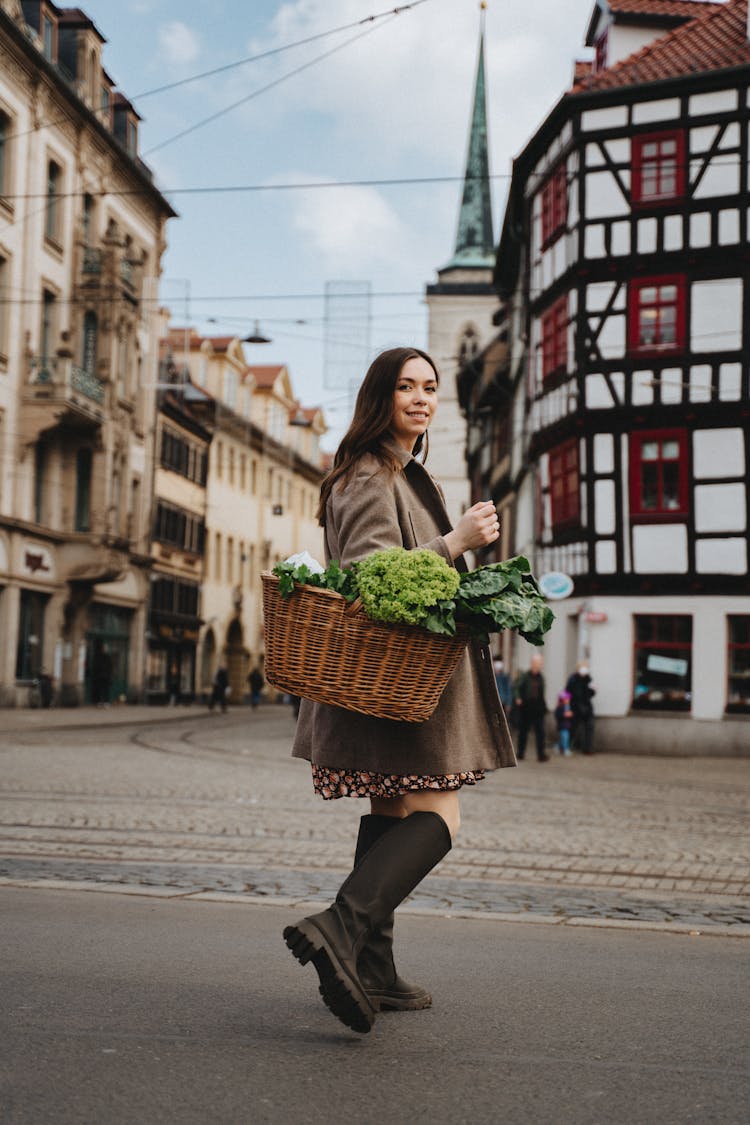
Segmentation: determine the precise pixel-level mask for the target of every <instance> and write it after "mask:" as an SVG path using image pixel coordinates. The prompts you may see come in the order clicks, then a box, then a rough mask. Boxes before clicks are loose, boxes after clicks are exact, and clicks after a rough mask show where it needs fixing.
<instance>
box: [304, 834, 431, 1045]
mask: <svg viewBox="0 0 750 1125" xmlns="http://www.w3.org/2000/svg"><path fill="white" fill-rule="evenodd" d="M450 848H451V837H450V832H449V831H448V826H447V825H446V823H445V821H444V820H443V818H442V817H441V816H438V814H437V813H433V812H416V813H412V814H411V816H407V817H405V818H404V819H403V820H399V821H398V823H397V824H395V825H394V827H393V828H390V829H389V830H388V831H387V832H384V833H383V835H382V836H381V837H380V839H379V840H377V841H376V842H375V843H374V844H373V845H372V847H371V848H370V849H369V851H368V852H367V853H366V855H365V856H363V858H362V860H361V862H360V863H359V864H358V865H357V867H355V868H354V870H353V871H352V873H351V875H349V877H348V878H347V879H346V880H345V881H344V882H343V883H342V885H341V887H340V889H339V892H338V894H337V895H336V901H335V902H334V904H333V905H332V906H330V907H329V908H328V910H323V911H322V912H321V913H320V914H313V915H311V916H310V917H308V918H302V919H301V920H300V921H299V922H298V923H297V924H296V926H287V927H286V929H285V930H284V939H285V941H286V943H287V945H288V946H289V948H290V949H291V951H292V953H293V954H294V956H295V957H296V958H297V960H298V961H299V962H300V963H301V964H302V965H306V964H307V962H308V961H312V962H313V964H314V966H315V968H316V970H317V973H318V977H319V978H320V993H321V995H322V997H323V1000H324V1002H325V1003H326V1004H327V1006H328V1007H329V1008H330V1010H331V1011H332V1012H333V1014H334V1015H335V1016H337V1017H338V1018H339V1019H340V1020H341V1022H342V1023H344V1024H346V1026H347V1027H351V1028H352V1029H353V1030H354V1031H362V1032H365V1031H369V1030H370V1028H371V1027H372V1025H373V1023H374V1022H375V1008H374V1006H373V1004H372V1003H371V1001H370V999H369V997H368V995H367V992H366V991H365V988H364V986H363V984H362V981H361V980H360V979H359V974H358V972H357V958H358V956H359V954H360V952H361V950H362V947H363V945H364V944H365V941H366V940H367V938H368V936H369V935H370V934H371V933H372V932H373V930H375V929H377V928H378V927H380V926H382V925H383V923H384V922H385V921H386V920H387V919H388V917H389V916H390V915H391V914H392V913H393V911H394V910H395V909H396V907H397V906H398V905H399V903H400V902H403V900H404V899H405V898H406V896H407V895H408V894H409V893H410V891H413V890H414V888H415V887H416V886H417V885H418V884H419V883H421V881H422V879H424V877H425V875H427V874H428V873H429V872H430V871H431V870H432V868H433V867H434V866H435V865H436V864H437V863H439V862H440V860H441V859H442V858H443V857H444V856H445V855H446V854H447V853H448V852H449V851H450Z"/></svg>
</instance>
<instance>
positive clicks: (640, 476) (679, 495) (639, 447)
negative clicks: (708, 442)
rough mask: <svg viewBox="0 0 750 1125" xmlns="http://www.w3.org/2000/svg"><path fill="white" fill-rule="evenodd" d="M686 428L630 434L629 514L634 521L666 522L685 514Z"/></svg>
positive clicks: (686, 495)
mask: <svg viewBox="0 0 750 1125" xmlns="http://www.w3.org/2000/svg"><path fill="white" fill-rule="evenodd" d="M687 450H688V438H687V431H686V430H641V431H636V432H635V433H631V435H630V514H631V517H632V519H633V520H635V521H637V522H638V523H669V522H671V521H673V520H682V519H685V517H686V516H687V514H688V455H687Z"/></svg>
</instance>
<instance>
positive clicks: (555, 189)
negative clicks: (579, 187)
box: [542, 160, 568, 250]
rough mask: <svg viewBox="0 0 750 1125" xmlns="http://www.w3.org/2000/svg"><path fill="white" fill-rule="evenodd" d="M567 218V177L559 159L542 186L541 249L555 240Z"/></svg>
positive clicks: (563, 163) (562, 162)
mask: <svg viewBox="0 0 750 1125" xmlns="http://www.w3.org/2000/svg"><path fill="white" fill-rule="evenodd" d="M567 219H568V179H567V170H566V166H565V161H564V160H561V161H560V163H559V164H558V165H557V167H556V168H555V169H554V171H553V172H552V174H551V175H550V177H549V178H548V180H547V182H546V183H545V185H544V187H543V188H542V249H543V250H544V249H546V247H547V246H550V245H551V244H552V243H553V242H555V241H556V240H557V239H558V238H559V237H560V235H561V234H562V233H563V231H564V230H565V225H566V223H567Z"/></svg>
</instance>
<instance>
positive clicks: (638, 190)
mask: <svg viewBox="0 0 750 1125" xmlns="http://www.w3.org/2000/svg"><path fill="white" fill-rule="evenodd" d="M630 153H631V155H630V162H631V168H632V183H631V186H630V198H631V202H632V203H634V204H639V205H640V206H642V207H652V206H660V205H663V204H667V203H671V202H672V201H673V200H675V199H682V198H683V197H684V195H685V183H686V179H687V178H686V175H685V133H684V131H683V130H682V129H672V130H670V131H669V132H664V133H643V134H641V135H640V136H638V137H633V139H632V141H631V148H630Z"/></svg>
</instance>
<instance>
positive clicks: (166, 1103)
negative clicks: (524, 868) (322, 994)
mask: <svg viewBox="0 0 750 1125" xmlns="http://www.w3.org/2000/svg"><path fill="white" fill-rule="evenodd" d="M288 921H289V908H279V907H273V906H233V905H227V904H219V903H207V902H194V901H192V902H191V901H185V900H179V901H171V902H166V901H163V900H157V899H154V900H147V899H143V898H131V897H127V896H124V895H115V894H112V895H104V894H94V893H89V892H71V891H50V890H29V889H23V890H22V889H10V888H3V889H0V945H1V947H2V950H3V954H2V980H1V982H0V987H1V988H2V997H3V1000H2V1005H1V1006H0V1041H1V1042H2V1045H3V1046H2V1071H1V1074H2V1121H3V1123H8V1125H46V1123H50V1125H69V1123H70V1125H73V1123H75V1125H79V1123H84V1122H85V1123H99V1122H101V1123H103V1125H126V1123H127V1125H131V1123H132V1125H150V1123H152V1122H169V1123H172V1122H175V1123H177V1122H179V1123H180V1125H208V1123H213V1122H217V1123H222V1125H224V1123H235V1122H237V1123H238V1125H239V1123H250V1122H269V1123H274V1125H276V1123H283V1125H297V1123H298V1122H299V1123H302V1122H305V1123H307V1122H312V1123H314V1122H321V1123H324V1122H325V1123H327V1125H331V1123H333V1125H336V1123H338V1122H341V1123H345V1122H346V1123H349V1122H364V1123H371V1122H372V1123H373V1125H374V1123H375V1122H378V1123H388V1125H390V1123H399V1125H400V1123H402V1122H404V1123H405V1122H421V1121H430V1122H434V1123H443V1122H451V1123H452V1125H455V1123H462V1122H466V1123H476V1122H481V1123H484V1122H502V1123H506V1125H515V1123H518V1125H528V1123H530V1122H531V1123H539V1125H542V1123H547V1122H549V1123H550V1125H552V1123H555V1125H561V1123H562V1125H565V1123H568V1122H569V1123H571V1125H573V1123H575V1125H588V1123H591V1125H601V1123H602V1122H607V1123H609V1125H619V1123H623V1125H626V1123H627V1125H634V1123H640V1122H644V1123H649V1125H650V1123H656V1122H658V1123H659V1125H673V1123H674V1125H677V1123H679V1125H682V1123H684V1122H700V1123H705V1122H722V1123H724V1122H726V1123H729V1122H732V1123H734V1122H737V1123H740V1122H744V1121H746V1120H747V1105H748V1096H749V1095H750V1059H749V1058H748V1042H749V1038H750V1037H749V1036H748V1023H747V1012H748V1006H747V980H748V949H749V947H748V944H747V942H745V941H743V940H738V939H734V938H723V937H706V936H702V937H688V936H677V935H674V934H663V933H644V932H620V931H617V930H611V929H602V930H591V929H585V930H584V929H578V930H576V929H572V928H566V927H563V926H543V925H528V924H513V923H501V922H497V921H492V922H486V921H481V920H479V919H445V918H440V917H438V916H433V917H429V918H427V917H423V918H417V917H405V918H403V919H401V920H400V921H399V924H398V935H399V939H398V940H399V947H400V953H399V960H400V967H401V969H402V971H403V972H404V974H405V975H411V976H412V977H416V978H417V979H419V980H420V982H425V983H429V985H430V986H431V988H432V989H433V992H434V996H435V1003H434V1007H433V1009H432V1010H431V1011H427V1012H412V1013H390V1014H387V1015H381V1016H380V1017H379V1018H378V1020H377V1022H376V1025H375V1027H374V1029H373V1031H372V1032H371V1033H370V1034H369V1035H366V1036H360V1035H356V1034H355V1033H353V1032H350V1031H348V1030H347V1029H346V1028H344V1027H343V1026H342V1025H340V1024H339V1023H338V1022H337V1021H336V1020H335V1019H334V1018H333V1017H332V1016H331V1015H330V1013H329V1012H328V1011H327V1010H326V1009H325V1008H324V1006H323V1004H322V1002H321V1001H320V999H319V997H318V996H317V991H316V983H317V980H316V978H315V974H314V971H313V970H312V968H311V967H309V966H308V967H307V968H306V969H302V968H300V967H299V966H298V965H297V963H296V962H295V961H294V960H293V959H292V957H291V956H290V954H289V953H288V951H287V950H286V948H285V946H284V944H283V942H282V939H281V936H280V933H281V929H282V927H283V925H284V924H285V923H286V922H288Z"/></svg>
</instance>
